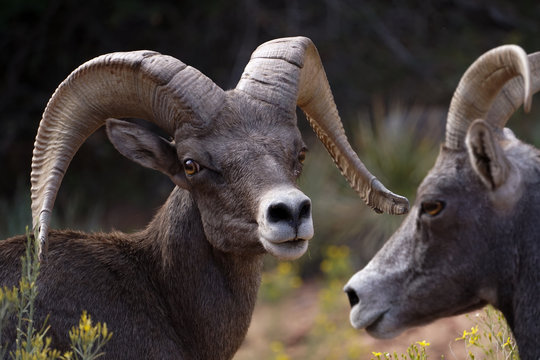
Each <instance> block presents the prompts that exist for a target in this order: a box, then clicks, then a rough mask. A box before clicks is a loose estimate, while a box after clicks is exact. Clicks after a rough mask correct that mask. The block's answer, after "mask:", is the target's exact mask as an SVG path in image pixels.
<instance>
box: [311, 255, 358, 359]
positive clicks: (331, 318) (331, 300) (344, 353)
mask: <svg viewBox="0 0 540 360" xmlns="http://www.w3.org/2000/svg"><path fill="white" fill-rule="evenodd" d="M323 253H324V258H323V261H322V262H321V265H320V267H321V270H322V272H323V279H324V284H325V286H324V287H323V288H322V289H321V290H320V291H319V295H318V297H319V312H318V314H317V317H316V319H315V325H314V328H313V330H312V331H311V332H310V335H309V338H308V340H307V341H308V354H307V356H306V358H308V359H329V360H330V359H336V360H337V359H344V360H349V359H350V360H352V359H358V357H359V356H360V354H361V351H362V348H361V346H360V344H359V343H358V341H357V338H356V330H354V329H353V328H352V327H351V326H349V324H348V323H347V324H346V325H347V326H343V323H344V319H343V314H346V313H348V309H349V304H348V302H347V299H346V297H345V296H344V295H343V284H344V283H345V281H346V279H347V278H348V277H349V276H350V274H351V273H352V272H353V268H352V264H351V259H350V253H349V248H348V247H347V246H344V245H342V246H335V245H330V246H328V247H326V248H325V249H324V251H323Z"/></svg>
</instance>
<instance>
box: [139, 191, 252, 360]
mask: <svg viewBox="0 0 540 360" xmlns="http://www.w3.org/2000/svg"><path fill="white" fill-rule="evenodd" d="M141 234H142V237H141V242H142V244H143V246H144V247H145V248H146V249H147V250H150V251H151V252H152V257H153V258H154V259H155V260H156V261H155V264H156V267H158V268H156V269H152V270H151V271H152V272H153V273H154V276H155V279H154V282H155V284H156V287H157V288H158V291H160V292H161V293H162V294H164V296H163V298H164V299H167V300H166V303H165V304H163V306H164V308H165V309H166V311H167V312H168V314H167V315H168V318H169V319H170V321H171V324H172V326H173V327H174V329H175V331H176V333H177V335H178V338H179V341H180V342H181V344H182V349H183V350H184V353H185V357H186V358H190V359H230V358H232V356H233V355H234V353H235V352H236V350H237V349H238V348H239V347H240V345H241V343H242V341H243V339H244V337H245V335H246V333H247V329H248V327H249V323H250V320H251V316H252V313H253V308H254V306H255V301H256V297H257V290H258V288H259V285H260V279H261V271H262V256H261V255H252V256H246V255H244V256H241V255H235V254H230V253H224V252H221V251H219V250H217V249H215V248H214V247H213V246H212V245H211V244H210V243H209V242H208V240H207V239H206V236H205V234H204V231H203V226H202V223H201V218H200V214H199V211H198V208H197V206H196V204H195V202H194V201H193V199H192V198H191V196H190V194H189V193H188V192H186V191H183V190H180V189H178V188H176V189H175V190H174V191H173V193H172V194H171V196H170V197H169V199H168V200H167V202H166V204H165V205H164V206H163V208H162V209H161V210H160V211H159V212H158V214H157V215H156V217H155V218H154V220H153V221H152V222H151V223H150V225H149V226H148V228H147V229H146V230H145V231H143V232H142V233H141Z"/></svg>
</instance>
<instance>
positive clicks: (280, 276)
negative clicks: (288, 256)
mask: <svg viewBox="0 0 540 360" xmlns="http://www.w3.org/2000/svg"><path fill="white" fill-rule="evenodd" d="M301 285H302V279H301V278H300V276H298V266H296V265H294V264H293V263H291V262H288V261H284V262H280V263H278V265H277V266H276V267H275V268H274V269H272V270H270V271H266V272H264V273H263V275H262V283H261V288H260V290H259V296H260V297H261V299H263V300H264V301H267V302H271V303H275V302H277V301H279V300H281V299H282V298H283V296H285V295H286V294H288V293H290V291H291V290H293V289H297V288H299V287H300V286H301Z"/></svg>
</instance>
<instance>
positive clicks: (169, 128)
mask: <svg viewBox="0 0 540 360" xmlns="http://www.w3.org/2000/svg"><path fill="white" fill-rule="evenodd" d="M224 98H225V95H224V92H223V90H221V89H220V88H219V87H218V86H217V85H215V84H214V83H213V82H212V81H211V80H210V79H208V78H207V77H206V76H204V75H203V74H201V73H200V72H199V71H197V70H196V69H194V68H192V67H190V66H187V65H185V64H184V63H182V62H181V61H179V60H177V59H175V58H173V57H170V56H165V55H161V54H159V53H156V52H152V51H133V52H125V53H112V54H107V55H103V56H99V57H97V58H95V59H93V60H90V61H88V62H86V63H85V64H83V65H81V66H80V67H79V68H77V69H76V70H75V71H73V72H72V73H71V74H70V75H69V76H68V77H67V78H66V79H65V80H64V81H63V82H62V83H61V84H60V85H59V87H58V88H57V89H56V91H55V93H54V94H53V96H52V97H51V99H50V100H49V103H48V104H47V107H46V108H45V111H44V113H43V117H42V119H41V122H40V125H39V129H38V133H37V136H36V141H35V144H34V152H33V158H32V172H31V184H32V188H31V195H32V219H33V227H34V231H36V230H37V231H39V243H40V259H42V258H43V256H44V254H46V251H47V236H48V230H49V224H50V220H51V211H52V208H53V205H54V201H55V199H56V194H57V193H58V189H59V187H60V184H61V182H62V178H63V177H64V173H65V172H66V169H67V168H68V165H69V163H70V162H71V159H72V158H73V156H74V155H75V153H76V152H77V150H78V149H79V147H80V146H81V145H82V143H83V142H84V141H85V140H86V139H87V138H88V136H90V135H91V134H92V133H93V132H94V131H96V130H97V129H98V128H99V127H100V126H102V125H104V124H105V120H106V119H107V118H113V117H114V118H128V117H132V118H141V119H145V120H149V121H152V122H154V123H156V124H157V125H158V126H160V127H161V128H162V129H164V130H165V131H166V132H168V133H169V134H171V135H173V136H174V131H175V129H176V128H177V127H178V125H179V124H180V123H182V122H185V121H190V122H197V123H201V125H202V124H204V123H206V122H208V121H210V120H211V119H212V117H213V116H214V115H215V113H216V112H217V111H218V110H219V108H220V107H221V105H222V104H223V101H224Z"/></svg>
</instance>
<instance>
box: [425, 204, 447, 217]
mask: <svg viewBox="0 0 540 360" xmlns="http://www.w3.org/2000/svg"><path fill="white" fill-rule="evenodd" d="M442 209H444V202H442V201H426V202H423V203H422V212H423V213H426V214H428V215H429V216H435V215H437V214H438V213H440V212H441V211H442Z"/></svg>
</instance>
